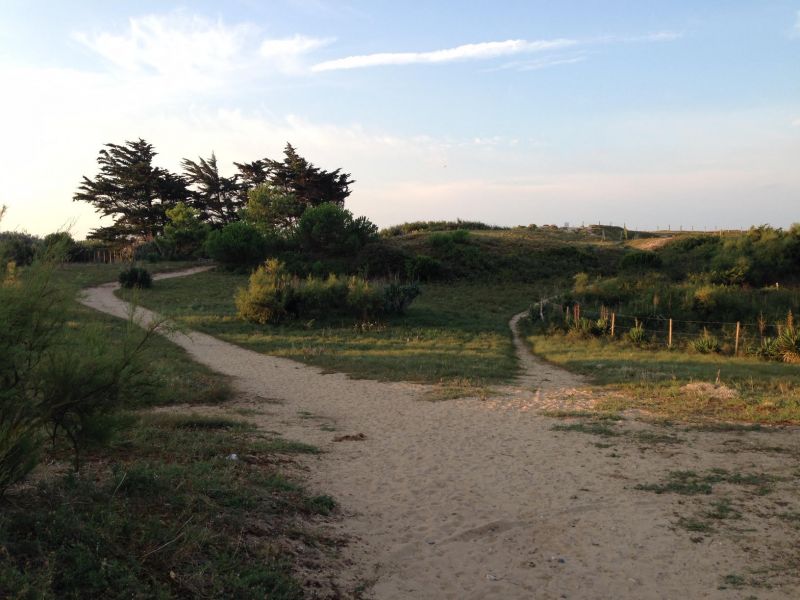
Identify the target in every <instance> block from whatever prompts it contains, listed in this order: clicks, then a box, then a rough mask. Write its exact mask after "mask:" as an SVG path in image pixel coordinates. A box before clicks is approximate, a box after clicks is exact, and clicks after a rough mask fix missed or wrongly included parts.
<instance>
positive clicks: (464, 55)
mask: <svg viewBox="0 0 800 600" xmlns="http://www.w3.org/2000/svg"><path fill="white" fill-rule="evenodd" d="M681 36H682V34H681V33H678V32H675V31H658V32H655V33H648V34H645V35H639V36H628V37H622V36H605V37H601V38H595V39H590V40H575V39H565V38H559V39H553V40H533V41H530V40H505V41H501V42H481V43H477V44H464V45H462V46H456V47H454V48H444V49H442V50H432V51H429V52H378V53H375V54H358V55H355V56H346V57H344V58H337V59H334V60H327V61H324V62H321V63H317V64H316V65H314V66H313V67H312V68H311V70H312V71H315V72H320V71H338V70H343V69H360V68H364V67H378V66H388V65H410V64H436V63H446V62H453V61H462V60H486V59H491V58H498V57H501V56H515V55H521V54H531V53H537V52H549V51H553V50H562V49H564V48H570V47H576V46H586V45H591V44H608V43H641V42H643V43H647V42H669V41H673V40H676V39H678V38H680V37H681ZM582 60H584V58H583V57H580V58H576V57H572V58H566V59H551V60H548V59H543V60H541V61H532V62H528V63H527V65H524V64H523V63H521V62H520V63H516V64H515V63H509V65H508V66H504V67H500V68H501V69H502V68H519V69H520V70H536V69H543V68H546V67H550V66H555V65H559V64H572V63H576V62H580V61H582Z"/></svg>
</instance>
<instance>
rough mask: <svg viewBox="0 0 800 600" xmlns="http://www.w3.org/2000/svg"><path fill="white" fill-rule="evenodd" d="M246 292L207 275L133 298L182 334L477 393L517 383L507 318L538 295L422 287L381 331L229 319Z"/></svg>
mask: <svg viewBox="0 0 800 600" xmlns="http://www.w3.org/2000/svg"><path fill="white" fill-rule="evenodd" d="M246 284H247V276H245V275H236V274H231V273H226V272H222V271H212V272H208V273H200V274H198V275H193V276H191V277H187V278H179V279H170V280H165V281H159V282H157V283H156V284H155V285H154V286H153V288H152V289H150V290H143V291H141V292H139V293H138V294H137V297H138V300H139V301H140V302H141V303H142V305H144V306H146V307H148V308H153V309H155V310H157V311H159V312H161V313H163V314H167V315H169V316H171V317H173V318H174V319H176V320H177V321H178V322H179V323H181V324H183V325H186V326H187V327H191V328H194V329H197V330H200V331H203V332H206V333H209V334H212V335H215V336H218V337H220V338H221V339H224V340H227V341H229V342H232V343H235V344H239V345H241V346H244V347H247V348H250V349H253V350H256V351H258V352H264V353H267V354H273V355H276V356H284V357H287V358H291V359H294V360H298V361H303V362H306V363H308V364H313V365H317V366H320V367H323V368H325V369H330V370H334V371H342V372H345V373H348V374H350V375H352V376H354V377H362V378H371V379H380V380H393V381H418V382H426V383H437V382H452V381H461V382H464V383H469V384H473V385H483V384H492V383H500V382H504V381H508V380H510V379H512V378H513V377H514V376H515V375H516V373H517V368H518V367H517V361H516V359H515V356H514V347H513V344H512V342H511V333H510V331H509V329H508V320H509V319H510V318H511V316H513V315H514V314H515V313H517V312H519V311H521V310H525V308H527V307H528V306H529V305H530V303H531V301H532V300H533V299H534V298H535V297H537V292H538V290H539V289H542V286H541V285H539V286H537V285H533V284H525V283H504V284H497V285H487V284H473V283H436V284H427V285H424V286H423V288H422V295H421V296H420V297H419V298H418V299H417V300H416V301H415V302H414V304H413V305H412V306H411V308H410V310H409V311H408V314H407V315H405V316H403V317H398V318H395V319H392V320H390V321H389V322H387V323H372V324H363V325H354V324H353V322H352V321H349V322H324V323H323V322H312V321H309V322H306V323H292V324H286V325H280V326H268V325H254V324H252V323H246V322H243V321H240V320H239V319H238V318H236V309H235V307H234V303H233V294H234V290H235V289H236V288H238V287H241V286H244V285H246Z"/></svg>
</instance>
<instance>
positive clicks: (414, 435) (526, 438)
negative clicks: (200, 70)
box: [83, 270, 798, 600]
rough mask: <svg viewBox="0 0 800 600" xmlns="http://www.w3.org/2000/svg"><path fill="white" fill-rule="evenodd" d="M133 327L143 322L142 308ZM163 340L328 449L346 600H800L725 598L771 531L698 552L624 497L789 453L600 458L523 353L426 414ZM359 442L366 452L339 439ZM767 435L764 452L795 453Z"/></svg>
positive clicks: (209, 348) (271, 425)
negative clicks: (499, 386) (686, 476)
mask: <svg viewBox="0 0 800 600" xmlns="http://www.w3.org/2000/svg"><path fill="white" fill-rule="evenodd" d="M192 272H196V270H193V271H186V272H180V273H171V274H167V275H161V276H159V278H163V277H170V276H173V277H174V276H181V275H188V274H191V273H192ZM115 287H116V286H114V285H106V286H100V287H96V288H92V289H89V290H87V291H86V293H85V296H84V298H83V302H84V303H85V304H86V305H88V306H90V307H92V308H95V309H97V310H101V311H104V312H107V313H109V314H113V315H117V316H123V317H124V316H126V315H127V314H128V307H127V306H126V304H125V303H124V302H123V301H121V300H119V299H118V298H117V297H116V296H115V295H114V289H115ZM136 318H137V319H140V320H142V321H147V320H149V319H152V318H153V314H152V313H150V312H149V311H145V310H141V309H140V310H139V311H138V313H137V317H136ZM512 326H513V325H512ZM168 335H169V337H170V338H171V339H172V340H173V341H174V342H175V343H177V344H179V345H180V346H182V347H183V348H185V349H186V350H187V351H188V352H189V353H190V354H191V355H192V356H193V357H194V358H195V359H196V360H197V361H199V362H201V363H203V364H205V365H208V366H209V367H211V368H213V369H215V370H217V371H220V372H222V373H225V374H226V375H230V376H232V377H233V378H234V381H235V385H236V386H237V388H238V389H239V390H240V391H241V392H242V400H241V401H240V404H239V406H242V405H246V406H248V407H250V408H255V409H256V410H257V411H258V415H257V416H256V417H253V420H254V422H256V423H257V424H258V425H259V426H261V427H263V428H265V429H269V430H273V431H279V432H280V433H281V434H283V435H285V436H286V437H289V438H292V439H298V440H301V441H306V442H310V443H314V444H317V445H319V446H320V447H321V448H323V449H324V450H325V451H326V452H325V453H324V454H323V455H321V457H319V458H315V459H310V460H309V462H308V463H307V464H308V466H309V467H310V468H309V473H308V476H309V480H310V485H311V486H312V488H314V489H316V490H317V491H319V492H320V493H327V494H331V495H332V496H334V497H335V498H336V499H337V500H338V502H339V503H340V505H341V507H342V513H343V518H342V519H339V520H338V521H336V522H334V523H332V524H330V525H329V527H331V528H333V529H334V530H336V532H337V533H338V534H344V535H348V536H351V538H352V539H353V541H352V543H351V544H350V545H349V546H348V547H347V548H346V549H345V551H344V552H345V554H346V557H347V559H348V562H349V566H348V567H347V568H346V569H344V570H343V571H342V572H341V573H340V581H341V583H342V585H343V586H344V588H345V589H348V588H349V589H350V590H352V589H353V588H354V587H355V586H356V585H358V584H359V583H362V582H368V583H370V584H371V585H370V586H368V590H370V591H368V593H367V597H374V598H377V599H391V598H404V599H444V598H453V599H475V600H477V599H490V598H497V599H505V600H514V599H523V598H524V599H530V598H631V599H644V598H746V597H747V596H749V595H751V592H752V595H755V596H757V597H758V598H762V599H763V598H773V597H774V598H796V597H798V588H797V587H795V586H792V585H790V586H788V587H786V586H785V587H783V588H776V589H771V590H767V589H763V588H762V589H758V590H756V591H753V590H749V589H745V590H736V589H730V588H729V589H718V588H719V587H720V581H721V578H722V577H723V576H725V575H726V574H730V573H743V572H746V569H747V568H748V566H749V565H750V564H752V560H753V551H754V550H753V549H754V548H755V552H756V555H757V556H758V557H759V558H767V556H768V553H769V552H770V551H771V549H772V548H779V547H782V546H780V544H781V543H783V542H785V541H786V540H782V539H781V538H780V535H779V533H780V532H777V533H776V532H770V537H769V538H768V539H766V540H765V538H764V534H763V532H761V533H759V534H758V535H755V534H752V535H751V537H752V538H753V539H752V540H750V539H748V540H747V544H746V546H748V547H749V548H750V550H749V552H746V551H745V550H744V547H743V544H741V543H738V542H736V541H734V540H733V539H732V538H730V537H729V536H724V535H712V536H707V537H704V538H703V540H702V541H700V542H698V541H694V542H693V541H692V540H691V539H690V538H691V536H690V535H688V534H687V532H686V531H683V530H680V529H676V528H675V526H674V524H675V522H676V520H677V513H676V510H678V509H679V507H678V505H677V504H676V501H677V500H683V498H681V497H677V498H676V496H674V495H670V494H664V495H656V494H653V493H650V492H644V491H638V490H635V489H634V486H635V485H636V484H637V483H646V482H652V481H658V480H660V479H662V478H663V477H664V475H665V474H666V473H667V472H668V471H670V470H677V469H689V468H692V469H698V470H700V469H707V468H711V467H723V468H727V469H732V468H734V467H735V466H736V464H739V463H741V464H742V465H744V466H746V468H747V469H749V470H753V469H772V470H775V469H778V468H783V467H781V465H784V463H785V461H786V457H785V456H781V455H777V454H769V453H763V452H748V451H743V452H741V453H738V454H730V453H724V452H722V451H720V450H719V448H720V444H721V443H722V442H723V437H722V436H720V435H719V434H714V435H713V436H712V435H710V434H702V435H701V434H686V435H685V436H683V438H685V440H684V442H683V443H680V444H677V445H670V446H659V445H649V446H648V445H646V444H645V445H643V444H641V443H632V442H629V441H627V440H628V438H625V439H624V440H623V439H622V438H620V440H615V446H614V448H611V449H608V448H607V447H606V448H598V447H597V445H596V443H597V442H598V441H604V440H598V438H596V437H595V436H591V435H585V434H581V433H572V432H556V431H553V430H552V429H551V428H552V426H553V424H554V423H555V421H554V420H553V419H551V418H547V417H544V416H542V415H541V414H539V413H540V410H541V409H542V408H543V407H545V408H546V407H553V406H562V407H563V406H570V405H572V404H573V403H578V404H581V405H585V404H587V402H589V401H590V399H591V393H590V392H588V391H581V390H575V389H574V388H576V387H579V386H580V385H582V383H583V382H581V381H580V380H578V379H576V378H575V377H574V376H572V375H570V374H568V373H564V372H563V371H561V370H559V369H556V368H554V367H552V366H549V365H546V364H544V363H542V362H540V361H538V360H535V359H533V360H529V359H528V356H529V355H528V354H527V350H525V348H524V346H522V345H521V342H520V345H519V346H518V349H519V352H520V353H521V356H522V360H523V365H524V366H525V370H526V372H525V375H524V376H523V378H522V379H521V380H520V381H519V382H518V386H517V387H514V388H509V389H507V390H506V391H507V392H508V395H506V396H501V397H496V398H489V399H486V400H480V399H460V400H451V401H445V402H438V403H431V402H426V401H422V400H421V397H422V395H423V393H424V391H425V390H426V388H425V387H424V386H419V385H413V384H406V383H384V382H376V381H366V380H352V379H350V378H348V377H346V376H345V375H341V374H323V372H322V371H321V370H320V369H317V368H314V367H310V366H306V365H303V364H299V363H296V362H293V361H290V360H286V359H282V358H276V357H271V356H266V355H262V354H258V353H255V352H252V351H249V350H245V349H243V348H240V347H238V346H234V345H231V344H228V343H226V342H223V341H220V340H217V339H215V338H213V337H211V336H208V335H204V334H200V333H195V332H188V333H185V334H184V333H170V334H168ZM530 358H532V357H530ZM546 379H547V380H549V381H545V380H546ZM534 388H538V389H534ZM561 388H568V389H569V390H571V391H569V392H568V393H564V392H563V391H562V389H561ZM265 399H269V402H267V401H265ZM276 401H278V402H276ZM209 410H211V411H213V410H218V409H209ZM630 427H631V428H632V429H634V430H637V429H642V428H643V427H644V426H642V425H641V424H638V423H631V424H630ZM357 434H364V439H363V440H361V441H341V442H334V441H333V440H334V438H335V437H337V436H342V435H357ZM758 435H759V434H750V433H748V434H739V435H737V436H736V438H737V439H739V440H743V441H744V442H745V443H751V442H752V443H757V442H758V439H759V438H757V436H758ZM762 435H763V434H762ZM771 435H773V436H777V437H770V439H769V441H770V443H774V444H777V443H779V442H780V443H783V442H787V443H788V442H791V441H792V438H791V436H789V437H787V435H788V434H787V435H784V434H771ZM781 436H783V437H781ZM781 461H783V462H781ZM734 463H736V464H734ZM784 467H785V465H784ZM781 497H783V496H781ZM692 501H693V500H691V499H690V500H689V502H692ZM680 510H687V507H686V506H683V507H681V508H680ZM741 535H742V536H747V535H748V534H746V533H742V534H741Z"/></svg>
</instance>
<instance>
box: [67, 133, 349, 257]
mask: <svg viewBox="0 0 800 600" xmlns="http://www.w3.org/2000/svg"><path fill="white" fill-rule="evenodd" d="M283 154H284V157H283V159H282V160H272V159H269V158H263V159H259V160H255V161H252V162H245V163H234V164H235V165H236V168H237V169H238V173H236V174H234V175H232V176H230V177H225V176H223V175H220V172H219V168H218V165H217V157H216V156H215V155H214V153H213V152H212V154H211V156H210V157H208V158H202V157H201V158H198V159H197V160H196V161H195V160H191V159H188V158H185V159H183V161H182V163H181V164H182V167H183V174H182V175H177V174H174V173H171V172H170V171H168V170H166V169H163V168H161V167H157V166H154V165H153V159H154V158H155V156H156V152H155V150H154V149H153V146H152V144H150V143H148V142H146V141H145V140H143V139H139V140H136V141H127V142H125V143H124V144H105V146H104V147H103V149H102V150H100V153H99V155H98V157H97V163H98V165H99V167H100V170H99V173H98V174H97V175H96V176H95V178H94V179H90V178H88V177H86V176H84V177H83V180H82V182H81V185H80V187H79V188H78V191H77V192H76V193H75V195H74V197H73V199H74V200H76V201H77V200H80V201H83V202H88V203H90V204H92V205H93V206H94V207H95V210H96V211H97V212H99V213H101V214H102V215H103V216H108V217H113V218H114V223H113V225H110V226H107V227H100V228H98V229H95V230H94V231H92V232H91V233H90V235H89V237H91V238H97V239H102V240H106V241H121V240H133V239H152V238H155V237H156V236H158V235H161V234H163V233H164V227H165V226H166V225H167V223H168V221H169V219H168V215H167V211H168V210H170V209H171V208H173V207H175V206H176V205H177V204H178V203H180V202H183V203H185V204H186V205H187V206H190V207H192V208H193V209H195V210H197V217H198V218H199V219H200V220H202V221H204V222H206V223H208V224H210V225H211V226H212V227H215V228H217V227H221V226H224V225H226V224H229V223H232V222H235V221H238V220H239V219H240V218H242V216H243V215H247V214H248V213H249V216H248V217H247V218H249V219H252V218H255V221H256V222H258V224H259V226H269V227H270V228H278V229H284V230H288V229H293V228H294V227H295V226H296V225H297V222H298V221H299V219H300V217H301V216H302V215H303V213H304V212H305V211H306V210H307V209H308V208H312V207H316V206H320V205H322V204H326V203H330V204H334V205H336V206H339V207H342V206H344V201H345V199H346V198H347V197H348V196H349V195H350V185H351V184H352V183H353V182H354V181H353V180H352V179H351V178H350V174H349V173H343V172H342V170H341V169H335V170H333V171H326V170H323V169H320V168H318V167H316V166H314V164H313V163H311V162H310V161H308V160H306V159H305V158H303V157H302V156H300V155H299V154H298V152H297V150H295V148H294V147H293V146H292V145H291V144H286V148H285V149H284V152H283ZM245 207H246V208H247V210H243V209H245Z"/></svg>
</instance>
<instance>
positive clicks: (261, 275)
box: [236, 260, 419, 324]
mask: <svg viewBox="0 0 800 600" xmlns="http://www.w3.org/2000/svg"><path fill="white" fill-rule="evenodd" d="M418 295H419V287H418V286H416V285H409V286H402V285H399V284H390V285H387V286H385V287H380V286H377V285H375V284H373V283H370V282H369V281H367V280H366V279H364V278H362V277H357V276H351V277H349V278H347V279H343V278H341V277H338V276H337V275H334V274H331V275H329V276H328V277H327V278H326V279H322V278H319V277H314V276H311V275H309V276H308V277H307V278H306V279H300V278H297V277H293V276H292V275H291V274H290V273H289V272H288V271H287V270H286V267H285V265H284V264H283V263H281V262H280V261H278V260H270V261H268V262H267V263H266V264H265V265H263V266H261V267H259V268H258V269H257V270H256V271H255V272H253V274H252V275H251V276H250V281H249V285H248V287H247V288H241V289H240V290H239V291H238V292H237V293H236V308H237V310H238V314H239V316H240V317H241V318H243V319H246V320H248V321H252V322H255V323H261V324H266V323H278V322H280V321H283V320H287V319H294V318H304V319H307V318H309V317H313V318H329V317H333V316H345V315H346V316H349V317H355V318H359V319H362V320H366V319H368V318H371V317H380V316H382V315H387V314H401V313H402V312H403V311H405V310H406V308H408V306H409V305H410V304H411V302H412V301H413V300H414V298H416V297H417V296H418Z"/></svg>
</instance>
